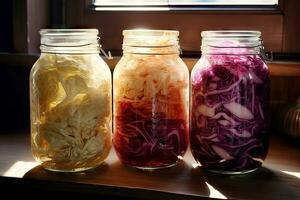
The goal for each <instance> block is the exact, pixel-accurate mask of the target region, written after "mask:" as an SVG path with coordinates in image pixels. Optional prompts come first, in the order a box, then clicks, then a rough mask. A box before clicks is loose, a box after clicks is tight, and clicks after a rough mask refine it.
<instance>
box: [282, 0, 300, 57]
mask: <svg viewBox="0 0 300 200" xmlns="http://www.w3.org/2000/svg"><path fill="white" fill-rule="evenodd" d="M284 10H285V12H284V18H283V22H284V26H283V30H284V32H283V51H284V52H298V53H299V52H300V1H299V0H284Z"/></svg>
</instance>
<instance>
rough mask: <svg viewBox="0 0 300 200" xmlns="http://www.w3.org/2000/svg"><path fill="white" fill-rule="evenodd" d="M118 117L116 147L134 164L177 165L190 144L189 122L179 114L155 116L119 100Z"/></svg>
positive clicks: (121, 158)
mask: <svg viewBox="0 0 300 200" xmlns="http://www.w3.org/2000/svg"><path fill="white" fill-rule="evenodd" d="M118 106H120V108H119V109H118V110H119V113H117V115H116V116H115V132H114V138H113V142H114V146H115V150H116V152H117V155H118V157H119V159H120V160H121V161H122V162H123V163H125V164H127V165H129V166H135V167H143V168H146V167H149V168H156V167H158V168H159V167H164V166H170V165H172V164H175V163H176V162H177V160H178V156H183V155H184V153H185V151H186V149H187V146H188V122H187V120H185V119H184V117H182V118H180V117H181V113H180V112H179V113H178V119H169V118H167V116H166V114H165V113H155V114H154V115H153V114H152V113H151V112H149V113H147V112H145V108H136V107H134V106H133V105H132V104H131V103H129V102H119V103H118Z"/></svg>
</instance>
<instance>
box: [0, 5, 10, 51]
mask: <svg viewBox="0 0 300 200" xmlns="http://www.w3.org/2000/svg"><path fill="white" fill-rule="evenodd" d="M0 25H1V30H0V52H12V51H13V1H12V0H9V1H0Z"/></svg>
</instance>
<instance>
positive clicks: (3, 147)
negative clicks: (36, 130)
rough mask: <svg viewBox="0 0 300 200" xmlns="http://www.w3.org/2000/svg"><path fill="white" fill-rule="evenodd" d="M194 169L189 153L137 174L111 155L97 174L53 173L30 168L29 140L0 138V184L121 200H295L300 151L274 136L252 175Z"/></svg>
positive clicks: (299, 177) (298, 195)
mask: <svg viewBox="0 0 300 200" xmlns="http://www.w3.org/2000/svg"><path fill="white" fill-rule="evenodd" d="M194 164H195V161H194V160H193V158H192V156H191V154H190V153H189V152H188V153H187V155H186V156H185V157H184V161H183V162H182V163H180V164H179V165H177V166H176V167H173V168H169V169H163V170H156V171H141V170H136V169H132V168H129V167H125V166H123V165H122V164H121V163H120V162H119V161H118V159H117V157H116V155H115V153H114V151H112V152H111V154H110V156H109V158H108V159H107V160H106V162H105V163H104V164H103V165H101V166H100V167H98V168H96V169H93V170H90V171H86V172H81V173H57V172H56V173H55V172H49V171H46V170H44V169H42V168H41V167H40V166H36V167H34V166H35V165H36V164H35V163H34V160H33V158H32V156H31V152H30V137H29V134H24V133H19V134H17V133H15V134H13V133H9V134H7V133H6V134H3V133H2V134H0V183H1V185H4V186H6V188H11V187H14V188H15V190H17V189H22V188H23V190H25V189H24V188H26V191H30V190H32V191H42V190H45V191H51V192H62V193H63V192H66V193H76V194H78V195H80V194H85V195H94V196H98V195H99V196H105V197H123V199H124V198H126V199H131V198H135V199H171V200H173V199H175V200H176V199H198V198H209V197H212V198H229V199H288V200H290V199H300V146H297V145H296V144H291V143H289V142H287V141H286V140H285V139H283V138H281V137H278V136H276V137H272V138H271V145H270V151H269V154H268V157H267V160H266V162H265V164H264V166H263V167H262V168H260V169H259V170H257V171H255V172H253V173H250V174H246V175H237V176H224V175H216V174H211V173H207V172H205V171H203V170H201V169H200V168H198V167H195V165H194ZM32 167H33V168H32ZM31 168H32V169H31ZM50 194H51V193H50Z"/></svg>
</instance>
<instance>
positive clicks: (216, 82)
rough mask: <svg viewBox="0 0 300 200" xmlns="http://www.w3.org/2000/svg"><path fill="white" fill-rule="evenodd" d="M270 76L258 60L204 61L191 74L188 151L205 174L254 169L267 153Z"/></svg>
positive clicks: (218, 57)
mask: <svg viewBox="0 0 300 200" xmlns="http://www.w3.org/2000/svg"><path fill="white" fill-rule="evenodd" d="M269 86H270V84H269V73H268V69H267V67H266V65H265V63H264V62H263V60H262V59H261V58H260V56H258V55H204V56H203V57H202V58H201V59H200V61H199V63H198V65H196V67H195V68H194V70H193V72H192V99H191V101H192V106H191V112H192V113H191V149H192V153H193V155H194V157H195V159H196V160H197V161H198V162H200V164H201V165H202V166H203V167H204V168H207V169H209V170H213V171H214V170H215V171H223V172H240V171H248V170H253V169H256V168H257V167H259V166H260V165H261V164H262V162H263V160H264V159H265V157H266V154H267V149H268V137H267V133H268V124H269V113H268V106H269Z"/></svg>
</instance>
